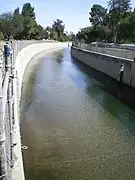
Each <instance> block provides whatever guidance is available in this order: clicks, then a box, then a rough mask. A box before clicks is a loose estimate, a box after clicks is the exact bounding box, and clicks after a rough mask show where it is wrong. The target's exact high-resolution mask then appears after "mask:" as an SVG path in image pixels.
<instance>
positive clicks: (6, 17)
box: [0, 12, 14, 38]
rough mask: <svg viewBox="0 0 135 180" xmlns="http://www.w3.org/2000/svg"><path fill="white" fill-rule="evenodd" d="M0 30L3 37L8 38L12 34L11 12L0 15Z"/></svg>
mask: <svg viewBox="0 0 135 180" xmlns="http://www.w3.org/2000/svg"><path fill="white" fill-rule="evenodd" d="M0 30H1V31H2V33H3V35H4V38H9V37H10V36H11V35H13V32H14V26H13V14H12V13H11V12H7V13H3V14H1V15H0Z"/></svg>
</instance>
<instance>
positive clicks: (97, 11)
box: [89, 4, 107, 27]
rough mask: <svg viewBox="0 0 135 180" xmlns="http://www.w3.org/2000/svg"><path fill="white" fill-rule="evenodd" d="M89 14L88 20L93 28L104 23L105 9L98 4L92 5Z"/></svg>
mask: <svg viewBox="0 0 135 180" xmlns="http://www.w3.org/2000/svg"><path fill="white" fill-rule="evenodd" d="M89 14H90V18H89V20H90V22H91V23H92V25H93V26H95V27H97V26H102V25H104V21H105V18H106V16H107V9H105V8H104V7H102V6H101V5H99V4H94V5H93V7H92V8H91V12H90V13H89Z"/></svg>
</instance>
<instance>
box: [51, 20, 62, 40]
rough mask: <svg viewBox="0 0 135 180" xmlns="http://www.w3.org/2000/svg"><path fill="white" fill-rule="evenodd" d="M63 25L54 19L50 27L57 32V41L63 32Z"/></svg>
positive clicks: (60, 21)
mask: <svg viewBox="0 0 135 180" xmlns="http://www.w3.org/2000/svg"><path fill="white" fill-rule="evenodd" d="M64 28H65V25H64V24H63V21H62V20H60V19H56V21H54V23H53V25H52V29H54V31H56V32H57V36H58V39H60V37H61V34H63V32H64Z"/></svg>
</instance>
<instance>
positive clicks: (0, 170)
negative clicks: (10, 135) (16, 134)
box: [0, 59, 7, 180]
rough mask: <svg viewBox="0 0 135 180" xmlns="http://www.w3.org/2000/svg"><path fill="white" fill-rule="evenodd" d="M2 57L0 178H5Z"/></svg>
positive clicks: (0, 66) (0, 65)
mask: <svg viewBox="0 0 135 180" xmlns="http://www.w3.org/2000/svg"><path fill="white" fill-rule="evenodd" d="M2 67H3V63H2V59H0V179H2V180H6V179H7V160H6V146H5V141H6V136H5V127H4V118H3V104H2V94H3V89H2V83H3V82H2V80H3V78H2Z"/></svg>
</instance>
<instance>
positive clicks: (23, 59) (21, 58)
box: [12, 42, 68, 180]
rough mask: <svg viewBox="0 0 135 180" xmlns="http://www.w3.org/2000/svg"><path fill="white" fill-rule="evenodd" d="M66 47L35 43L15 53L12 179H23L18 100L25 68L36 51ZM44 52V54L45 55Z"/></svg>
mask: <svg viewBox="0 0 135 180" xmlns="http://www.w3.org/2000/svg"><path fill="white" fill-rule="evenodd" d="M66 47H68V43H55V42H52V43H47V42H46V43H37V44H32V45H29V46H27V47H25V48H23V49H22V50H21V51H20V52H19V53H18V55H17V57H16V60H15V69H14V75H15V78H14V82H13V86H14V111H15V137H14V139H15V142H16V143H17V146H16V147H15V149H14V154H15V156H16V163H15V165H14V167H13V171H12V179H13V180H24V179H25V177H24V170H23V161H22V153H21V138H20V119H19V101H20V96H21V87H22V82H23V76H24V72H25V69H26V67H27V65H28V63H29V62H30V60H31V59H32V58H33V57H34V56H35V55H37V54H38V53H41V52H45V53H49V52H52V51H54V50H59V49H63V48H66ZM45 53H44V55H45Z"/></svg>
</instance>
